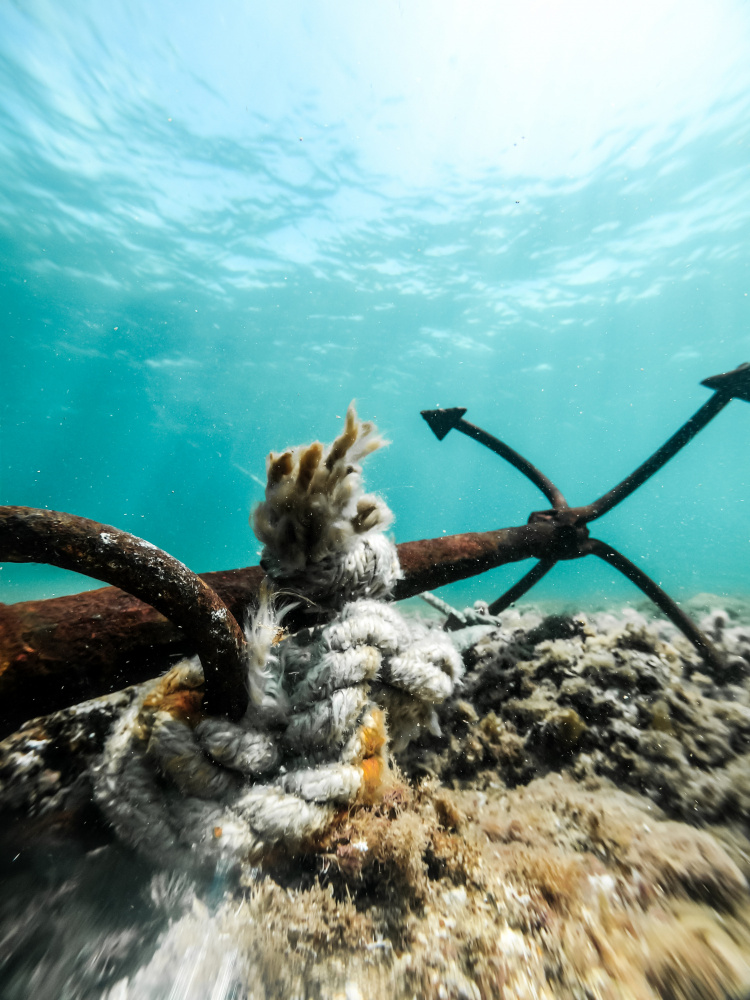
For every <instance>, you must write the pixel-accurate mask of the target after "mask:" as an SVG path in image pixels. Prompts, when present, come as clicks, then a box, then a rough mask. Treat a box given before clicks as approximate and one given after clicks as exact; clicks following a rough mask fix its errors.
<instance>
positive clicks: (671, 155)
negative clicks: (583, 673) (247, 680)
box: [0, 0, 750, 601]
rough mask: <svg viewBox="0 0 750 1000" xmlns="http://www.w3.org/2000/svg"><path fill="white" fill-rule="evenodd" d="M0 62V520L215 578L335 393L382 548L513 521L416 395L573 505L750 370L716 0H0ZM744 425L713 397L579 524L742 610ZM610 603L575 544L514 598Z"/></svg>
mask: <svg viewBox="0 0 750 1000" xmlns="http://www.w3.org/2000/svg"><path fill="white" fill-rule="evenodd" d="M217 11H218V13H217ZM0 73H2V84H1V85H0V151H1V155H2V163H3V167H2V171H1V172H0V208H1V212H0V288H1V289H2V291H1V295H2V299H1V301H0V306H1V307H2V311H1V313H0V315H2V343H1V345H0V351H1V352H2V353H1V356H0V364H1V365H2V372H3V379H2V382H3V393H2V401H1V403H2V454H1V456H0V460H1V468H2V473H1V475H2V481H1V483H0V502H2V503H12V504H25V505H29V506H38V507H45V506H46V507H50V508H54V509H58V510H65V511H71V512H74V513H77V514H82V515H85V516H88V517H91V518H95V519H97V520H100V521H103V522H106V523H109V524H114V525H116V526H118V527H122V528H125V529H128V530H131V531H133V532H135V533H136V534H139V535H141V536H143V537H145V538H147V539H149V540H150V541H152V542H154V543H155V544H157V545H159V546H162V547H163V548H165V549H167V550H168V551H169V552H171V553H172V554H173V555H175V556H177V557H178V558H180V559H181V560H183V561H184V562H186V563H187V564H188V565H189V566H190V567H191V568H193V569H195V570H196V571H199V572H203V571H207V570H214V569H226V568H231V567H235V566H241V565H247V564H251V563H254V562H256V561H257V552H258V543H257V542H256V541H255V539H254V538H253V536H252V533H251V531H250V529H249V526H248V521H247V514H248V511H249V509H250V507H251V506H252V505H253V504H254V503H255V502H257V501H258V500H259V499H260V498H261V496H262V486H261V483H262V480H263V478H264V463H265V455H266V453H267V452H268V451H269V450H270V449H279V448H282V447H284V446H286V445H289V444H296V443H301V442H303V441H306V440H311V439H314V438H320V439H322V440H324V441H326V440H330V439H332V437H333V436H334V435H335V434H336V432H337V428H338V426H339V425H340V422H341V417H342V416H343V414H344V412H345V410H346V407H347V404H348V403H349V401H350V399H352V398H356V399H357V401H358V408H359V412H360V414H361V415H362V416H363V417H367V418H371V419H374V420H376V422H377V423H378V425H379V426H380V427H381V428H382V429H383V430H384V431H385V433H386V434H387V436H388V437H389V439H390V440H391V441H392V442H393V443H392V445H391V447H390V448H389V449H388V450H387V451H386V452H384V453H380V454H378V455H376V456H374V457H373V458H372V459H370V460H368V465H369V467H368V468H367V470H366V471H367V481H368V485H369V486H370V487H371V488H372V489H375V490H378V491H380V492H382V493H384V494H385V495H386V497H387V499H388V502H389V504H390V505H391V507H392V508H393V510H394V511H395V513H396V518H397V519H396V524H395V533H396V537H397V540H398V541H406V540H410V539H414V538H423V537H432V536H436V535H440V534H443V533H447V534H451V533H454V532H459V531H471V530H484V529H489V528H495V527H502V526H507V525H512V524H519V523H523V522H525V520H526V518H527V516H528V514H529V513H530V511H532V510H535V509H539V508H543V507H546V506H547V502H546V501H545V500H544V498H543V497H541V496H540V495H539V493H538V491H537V490H536V489H535V488H534V487H533V486H531V485H530V484H529V483H527V482H526V481H525V480H524V479H523V478H522V477H521V476H520V475H519V474H518V473H517V472H515V471H514V470H513V469H511V468H510V467H508V466H506V465H505V464H504V463H502V462H501V461H500V460H499V459H497V458H496V457H494V456H493V455H491V454H490V453H489V452H483V451H482V450H481V449H480V448H479V446H478V445H476V444H475V443H474V442H472V441H470V440H468V439H467V438H464V437H461V436H460V435H457V434H455V433H454V434H451V435H449V436H448V438H446V440H445V441H443V442H442V443H438V442H437V440H436V439H435V438H434V437H433V436H432V434H431V432H430V431H429V429H428V427H427V425H426V424H425V423H424V422H423V421H422V419H421V418H420V416H419V411H420V410H422V409H425V408H433V407H436V406H465V407H467V408H468V413H467V419H469V420H471V421H472V422H474V423H477V424H479V425H481V426H482V427H484V428H485V429H486V430H488V431H490V432H491V433H494V434H495V435H497V436H499V437H501V438H503V439H504V440H505V441H507V442H508V443H509V444H510V445H511V446H512V447H514V448H516V449H517V450H519V451H520V452H522V453H523V454H524V455H525V456H526V457H527V458H529V459H530V460H531V461H532V462H534V463H535V464H536V465H538V466H539V467H540V468H541V469H542V470H543V471H544V472H545V473H546V474H547V475H548V476H550V477H551V478H552V479H553V480H555V481H556V483H557V484H558V485H559V487H560V488H561V489H562V490H563V492H564V493H565V494H566V497H567V499H568V501H569V502H570V503H573V504H576V503H585V502H588V501H590V500H592V499H594V498H595V497H597V496H599V495H600V494H602V493H604V492H605V491H606V490H607V489H609V488H610V486H612V485H614V483H616V482H617V481H619V480H620V479H621V478H623V477H624V476H625V475H627V474H628V473H629V472H630V471H632V469H634V468H635V467H636V466H637V465H639V464H640V463H641V462H642V461H643V460H644V459H645V458H646V457H647V456H648V455H649V454H650V453H651V452H652V451H653V450H654V449H655V448H656V447H658V446H659V445H660V444H661V443H662V442H663V441H664V440H665V439H666V438H667V437H668V436H670V435H671V434H672V433H673V432H674V431H675V430H676V429H677V427H678V426H679V425H680V424H681V423H683V422H684V421H685V420H686V419H687V418H688V417H689V416H690V415H691V414H692V413H693V412H694V411H695V410H696V409H697V408H698V407H699V406H700V405H701V404H702V403H703V402H704V401H705V400H706V399H707V398H708V396H709V393H708V390H706V389H704V388H702V387H701V386H700V384H699V383H700V381H701V380H702V379H703V378H705V377H707V376H710V375H713V374H716V373H718V372H722V371H726V370H728V369H731V368H734V367H735V366H736V365H737V364H739V363H740V362H743V361H748V360H750V263H749V262H750V253H749V249H750V9H749V8H748V6H747V5H746V4H743V3H741V2H730V0H717V2H715V3H712V4H707V3H685V2H684V0H683V2H679V3H676V2H667V0H658V2H649V3H638V2H636V3H631V4H627V5H602V4H599V3H584V2H580V3H576V2H573V3H570V4H558V3H552V2H546V3H527V4H515V3H510V2H503V0H498V2H497V3H489V2H488V3H479V2H478V3H475V4H471V5H459V4H454V3H442V2H437V3H436V2H430V3H426V2H409V3H405V2H404V3H396V2H388V0H384V2H379V3H377V4H365V3H344V2H321V3H317V2H316V3H315V4H306V3H301V2H281V3H275V4H273V5H270V4H253V3H246V2H245V3H240V2H232V0H228V2H225V3H222V4H220V5H218V6H214V5H211V4H208V3H207V2H190V0H181V2H179V3H177V2H166V0H161V2H160V3H158V4H153V3H150V4H147V3H142V2H137V0H131V2H128V3H119V2H110V3H107V4H101V3H94V2H73V3H67V4H62V3H51V2H50V3H47V2H37V0H29V2H24V3H18V4H16V3H11V2H10V0H6V2H5V3H4V4H3V6H2V8H0ZM749 434H750V406H748V405H747V404H746V403H744V402H739V401H735V402H733V403H732V404H730V406H729V407H728V408H727V409H726V410H725V411H724V412H722V413H721V414H720V415H719V417H717V418H716V420H715V421H714V422H713V423H712V424H711V425H710V426H709V427H708V428H707V429H706V430H705V431H703V432H702V433H701V435H700V436H699V437H698V438H697V439H696V440H695V441H694V442H693V443H692V444H691V445H690V446H689V447H688V448H686V449H685V450H684V451H683V452H681V453H680V455H679V456H678V457H677V458H675V459H674V460H673V461H672V462H671V463H670V464H669V465H668V466H667V467H666V468H665V469H663V470H662V471H661V472H660V473H659V474H658V475H657V476H656V477H654V478H653V479H652V480H651V481H649V483H648V484H647V485H645V486H644V487H642V488H641V489H640V490H639V491H638V492H637V494H635V495H633V496H632V497H630V498H629V499H628V500H627V501H626V502H625V503H623V504H622V505H621V506H620V507H618V508H616V509H615V510H613V511H612V512H611V513H610V514H608V515H607V516H606V517H605V518H603V519H602V520H601V521H600V522H599V524H598V525H597V529H596V533H597V535H599V536H600V537H602V538H604V539H605V540H606V541H608V542H610V543H611V544H613V545H615V546H617V547H618V548H620V549H621V550H622V551H623V552H624V554H626V555H627V556H628V557H630V558H631V559H633V560H634V561H635V562H637V563H638V564H639V565H640V566H641V567H642V568H643V569H644V570H645V571H646V572H648V573H649V574H651V575H652V576H653V577H654V578H655V579H657V580H658V581H659V582H661V583H662V585H663V586H664V587H665V588H666V589H667V590H668V591H669V592H670V593H671V594H673V596H675V597H678V598H679V597H684V596H687V595H690V594H693V593H695V592H698V591H712V592H714V593H717V594H732V595H736V594H747V593H748V592H750V570H749V569H748V567H749V566H750V460H749V459H748V448H747V441H748V436H749ZM528 565H529V564H522V566H515V567H505V568H502V569H500V570H497V571H495V572H493V573H492V574H490V575H487V576H485V577H481V578H478V579H477V580H475V581H472V582H471V583H468V584H463V585H460V586H458V587H457V588H454V589H453V590H452V591H451V590H450V589H449V590H448V592H447V594H446V596H448V597H450V596H451V593H452V594H453V597H455V598H456V599H458V598H459V597H460V598H462V599H474V598H476V597H485V598H487V599H492V598H493V597H494V596H496V595H497V594H498V593H499V592H500V591H502V590H503V589H505V587H506V586H508V585H510V584H511V583H512V582H514V581H515V580H516V579H517V578H518V577H519V576H520V575H522V572H524V571H525V570H526V569H527V568H528ZM0 581H2V582H1V583H0V600H4V601H17V600H25V599H29V598H32V597H49V596H54V595H56V594H60V593H67V592H74V591H76V590H79V589H83V587H84V586H96V585H97V584H95V583H94V582H92V581H87V580H85V579H83V578H81V577H76V576H74V575H73V574H67V573H63V572H62V571H57V570H53V569H51V568H48V567H32V566H16V565H10V564H5V565H4V566H3V567H2V570H0ZM457 591H458V592H457ZM637 594H638V592H637V591H635V590H634V588H632V587H631V586H630V585H629V584H628V583H627V582H626V581H625V580H624V579H620V578H617V575H616V574H614V573H613V572H612V571H610V570H608V569H607V568H606V567H604V565H603V564H598V563H597V564H595V563H594V560H591V559H587V560H584V561H579V562H577V563H574V564H568V565H565V566H558V567H557V568H556V569H555V570H554V571H553V572H552V573H551V574H550V575H549V576H548V577H547V578H545V580H544V581H543V582H542V583H541V584H540V585H539V586H538V587H537V588H536V589H535V590H534V591H533V592H532V596H534V597H538V598H558V599H560V598H563V599H567V598H572V599H575V600H580V601H586V600H594V601H603V600H618V601H619V600H622V599H629V598H633V597H635V596H636V595H637Z"/></svg>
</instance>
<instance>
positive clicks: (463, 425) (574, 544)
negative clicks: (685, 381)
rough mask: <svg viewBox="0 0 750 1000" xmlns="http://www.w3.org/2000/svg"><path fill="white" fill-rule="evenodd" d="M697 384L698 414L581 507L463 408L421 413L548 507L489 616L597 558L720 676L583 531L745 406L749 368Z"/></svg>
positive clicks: (647, 581) (707, 644) (653, 592)
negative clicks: (570, 567) (501, 465)
mask: <svg viewBox="0 0 750 1000" xmlns="http://www.w3.org/2000/svg"><path fill="white" fill-rule="evenodd" d="M701 385H705V386H707V387H708V388H709V389H713V391H714V394H713V396H711V398H710V399H709V400H708V401H707V402H706V403H704V404H703V406H701V407H700V409H698V410H696V412H695V413H694V414H693V416H692V417H691V418H690V419H689V420H688V421H687V422H686V423H684V424H683V425H682V427H680V429H679V430H678V431H677V432H676V433H675V434H673V435H672V437H671V438H670V439H669V440H668V441H667V442H666V443H665V444H663V445H662V446H661V448H659V449H658V450H657V451H655V452H654V454H653V455H652V456H651V457H650V458H649V459H647V460H646V461H645V462H644V463H643V465H640V466H639V467H638V468H637V469H636V470H635V472H632V473H631V474H630V475H629V476H628V477H627V478H626V479H623V481H622V482H621V483H618V484H617V486H615V487H613V488H612V489H611V490H610V491H609V492H608V493H605V494H604V496H601V497H599V499H598V500H594V502H593V503H590V504H586V505H585V506H583V507H570V506H569V505H568V502H567V501H566V499H565V497H564V496H563V495H562V493H561V492H560V490H559V489H558V488H557V487H556V486H555V484H554V483H553V482H552V481H551V480H550V479H548V478H547V477H546V476H545V475H544V474H543V473H542V472H540V471H539V469H537V468H536V467H535V466H534V465H532V464H531V462H529V461H527V459H525V458H524V457H523V456H522V455H519V454H518V452H517V451H514V450H513V449H512V448H511V447H509V446H508V445H507V444H505V442H504V441H500V440H498V438H496V437H493V436H492V435H491V434H488V433H487V432H486V431H483V430H482V428H481V427H477V426H475V425H474V424H470V423H469V422H468V420H464V418H463V417H464V413H466V408H465V407H460V406H455V407H452V408H450V409H441V410H422V416H423V417H424V419H425V420H426V421H427V423H428V424H429V425H430V427H431V428H432V430H433V431H434V433H435V436H436V437H437V438H438V440H439V441H442V440H443V438H444V437H445V436H446V434H447V433H448V431H450V430H453V429H455V430H457V431H461V433H462V434H466V435H467V436H468V437H471V438H474V440H475V441H478V442H479V443H480V444H482V445H484V446H485V447H486V448H489V449H490V450H491V451H494V452H495V453H496V454H498V455H500V457H501V458H504V459H505V460H506V461H507V462H510V464H511V465H513V466H515V468H516V469H518V471H519V472H522V473H523V474H524V475H525V476H526V477H527V478H528V479H530V480H531V482H532V483H534V485H535V486H538V487H539V489H540V490H541V491H542V493H544V495H545V496H546V497H547V499H548V500H549V502H550V503H551V504H552V507H551V508H550V509H549V510H537V511H534V512H533V513H532V514H531V516H530V517H529V519H528V522H527V523H528V524H530V525H534V524H539V525H541V524H546V525H549V526H551V527H552V528H553V531H552V533H551V536H549V537H548V538H546V539H545V540H544V541H543V543H542V548H543V549H544V551H543V553H542V558H541V559H539V561H538V562H537V563H536V565H535V566H533V567H532V569H530V570H529V572H528V573H527V574H526V575H525V576H524V577H522V578H521V579H520V580H519V581H518V583H516V584H515V585H514V586H513V587H511V588H510V590H507V591H506V592H505V593H504V594H502V596H500V597H498V598H497V600H495V601H493V602H492V604H490V605H489V613H490V614H491V615H497V614H499V613H500V612H501V611H503V610H504V609H505V608H507V607H508V606H509V605H511V604H513V602H514V601H517V600H518V599H519V598H520V597H522V596H523V595H524V594H525V593H526V592H527V591H528V590H530V589H531V588H532V587H533V586H534V584H535V583H537V582H538V581H539V580H541V579H542V577H543V576H545V574H547V573H549V571H550V570H551V569H552V567H553V566H554V565H555V563H556V562H558V561H559V560H560V559H580V558H582V557H583V556H589V555H594V556H599V558H600V559H603V560H604V561H605V562H607V563H609V565H610V566H614V568H615V569H617V570H619V571H620V572H621V573H622V574H623V575H624V576H626V577H627V578H628V579H629V580H632V582H633V583H634V584H635V585H636V586H637V587H640V589H641V590H642V591H643V593H644V594H646V595H647V597H649V598H650V599H651V600H652V601H653V602H654V604H655V605H656V606H657V607H658V608H659V609H660V610H661V611H662V612H663V613H664V614H665V615H666V616H667V617H668V618H669V619H670V620H671V621H672V622H674V624H675V625H676V626H677V628H679V629H680V630H681V631H682V632H683V634H684V635H685V636H687V638H688V639H689V640H690V641H691V642H692V643H693V645H694V646H695V647H696V649H697V650H698V652H699V653H700V654H701V656H702V657H703V658H704V659H705V660H706V662H707V663H708V664H709V665H710V666H712V667H713V668H715V669H716V670H718V671H719V672H722V671H723V669H724V667H725V663H724V659H723V657H722V655H721V654H720V653H719V651H718V650H717V649H716V648H715V647H714V645H713V644H712V643H711V641H710V640H709V639H708V637H707V636H706V635H704V633H703V632H702V631H701V630H700V629H699V628H698V626H697V625H696V624H695V622H693V621H692V620H691V619H690V618H689V617H688V616H687V615H686V614H685V612H684V611H682V609H681V608H680V607H679V606H678V605H677V604H676V603H675V602H674V601H673V600H672V598H671V597H670V596H669V595H668V594H666V593H665V592H664V591H663V590H662V589H661V587H660V586H659V585H658V584H657V583H656V582H655V581H654V580H652V579H651V577H649V576H647V575H646V573H644V572H643V570H641V569H639V568H638V567H637V566H636V565H635V564H634V563H632V562H631V561H630V560H629V559H626V557H625V556H624V555H622V553H620V552H618V551H617V550H616V549H614V548H612V546H611V545H608V544H607V543H606V542H603V541H601V540H600V539H598V538H591V537H590V535H589V531H588V528H587V524H588V523H589V522H590V521H595V520H596V519H597V518H598V517H601V516H602V515H603V514H606V513H607V512H608V511H610V510H612V508H613V507H615V506H617V504H618V503H621V501H623V500H624V499H625V497H627V496H629V495H630V494H631V493H632V492H633V491H634V490H637V489H638V487H639V486H642V485H643V483H645V482H646V480H647V479H650V478H651V476H653V474H654V473H655V472H657V471H658V470H659V469H660V468H661V467H662V466H663V465H665V464H666V463H667V462H668V461H669V460H670V458H672V457H673V456H674V455H676V454H677V452H678V451H679V450H680V449H681V448H683V447H684V446H685V445H686V444H687V443H688V441H691V440H692V439H693V438H694V437H695V435H696V434H697V433H698V432H699V431H700V430H702V429H703V428H704V427H705V426H706V424H707V423H708V422H709V421H710V420H713V418H714V417H715V416H716V414H717V413H719V411H720V410H723V409H724V407H725V406H726V405H727V403H729V402H730V400H732V399H744V400H745V402H750V364H748V363H745V364H741V365H740V366H739V367H738V368H735V369H734V371H731V372H726V373H725V374H723V375H713V376H712V377H711V378H707V379H704V380H703V382H701Z"/></svg>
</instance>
